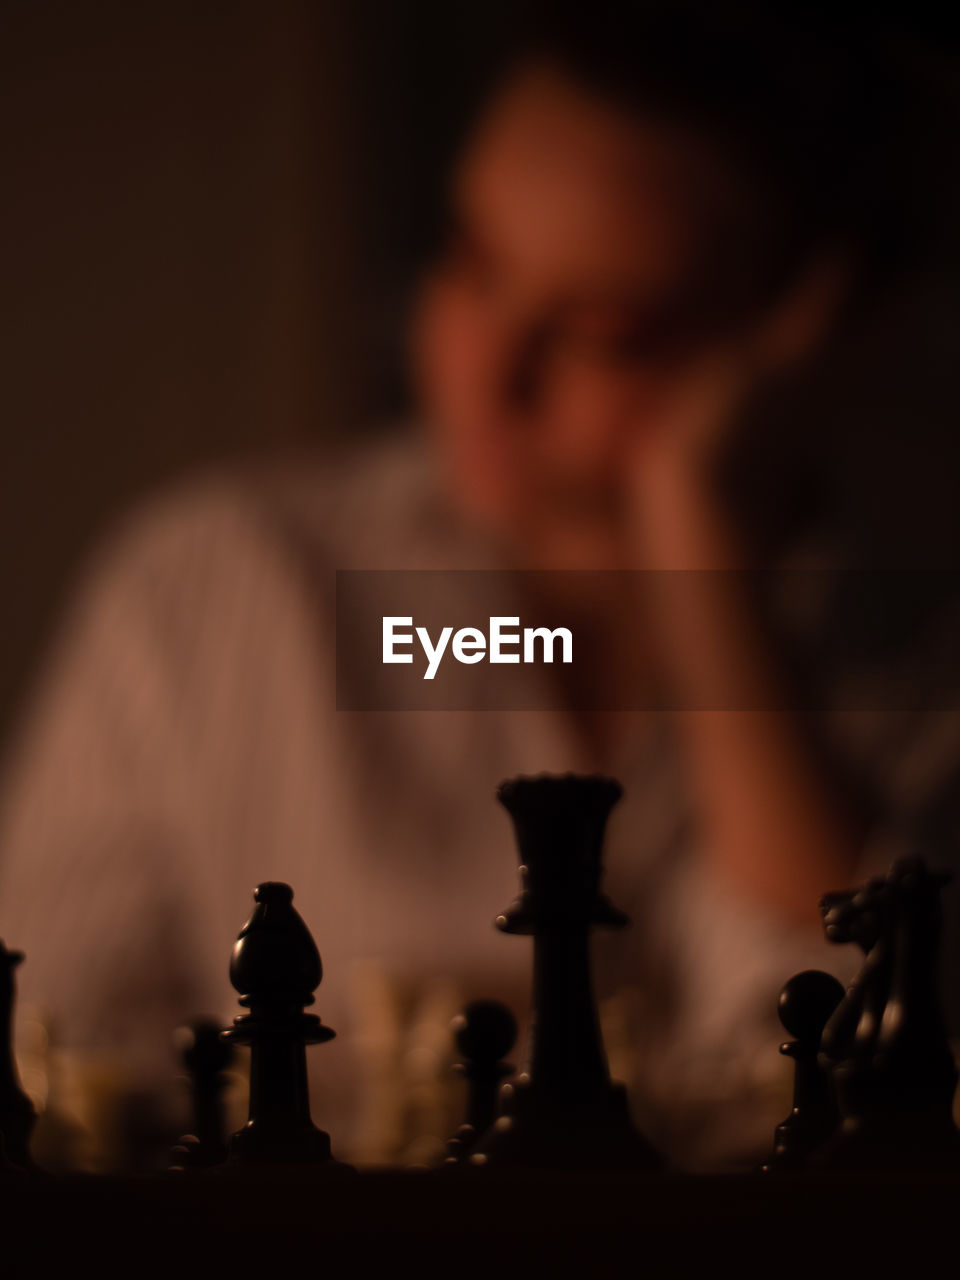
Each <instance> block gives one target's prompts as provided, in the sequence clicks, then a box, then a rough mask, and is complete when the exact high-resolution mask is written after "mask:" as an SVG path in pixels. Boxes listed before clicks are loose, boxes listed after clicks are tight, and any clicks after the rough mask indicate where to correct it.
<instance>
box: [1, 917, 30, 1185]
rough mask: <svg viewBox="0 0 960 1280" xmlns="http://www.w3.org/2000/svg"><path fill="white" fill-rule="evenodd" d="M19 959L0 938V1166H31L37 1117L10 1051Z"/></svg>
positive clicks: (20, 954) (28, 1167) (16, 1167)
mask: <svg viewBox="0 0 960 1280" xmlns="http://www.w3.org/2000/svg"><path fill="white" fill-rule="evenodd" d="M22 960H23V952H22V951H9V950H8V949H7V948H6V947H5V946H4V944H3V942H0V1169H2V1168H7V1169H11V1168H12V1169H32V1168H33V1167H34V1165H33V1160H32V1159H31V1156H30V1135H31V1134H32V1132H33V1126H34V1124H35V1123H36V1119H37V1117H36V1112H35V1111H34V1109H33V1103H32V1102H31V1101H30V1099H29V1098H28V1097H27V1095H26V1094H25V1093H24V1091H23V1088H22V1086H21V1084H20V1076H19V1074H18V1072H17V1061H16V1057H15V1056H14V1052H13V1007H14V1003H15V1001H16V984H15V982H14V976H13V971H14V970H15V969H16V967H17V965H18V964H20V962H21V961H22Z"/></svg>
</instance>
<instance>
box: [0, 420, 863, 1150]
mask: <svg viewBox="0 0 960 1280" xmlns="http://www.w3.org/2000/svg"><path fill="white" fill-rule="evenodd" d="M489 564H490V560H489V557H488V556H487V553H486V552H485V550H484V548H482V547H480V546H478V545H477V544H476V543H474V542H473V541H472V540H471V539H470V538H469V537H467V536H466V535H465V534H464V532H463V531H462V530H461V529H460V528H459V527H458V526H457V523H456V521H454V520H453V518H452V517H451V516H450V515H449V513H448V512H446V510H445V509H444V507H443V503H442V501H441V500H440V498H439V496H438V491H437V486H436V482H435V479H434V477H433V475H432V471H431V466H430V463H429V461H428V460H427V458H426V457H425V455H424V452H423V450H422V449H421V447H420V446H419V444H417V443H415V442H414V441H412V440H411V439H410V438H408V437H404V438H402V439H395V440H388V441H387V442H385V443H383V444H380V445H378V446H377V447H376V448H373V447H370V446H367V447H366V449H365V450H364V451H363V452H362V453H358V454H357V455H356V456H355V457H346V458H339V459H334V458H327V459H311V458H304V459H300V460H298V461H297V462H296V463H290V464H280V465H277V466H276V467H273V468H271V469H270V470H269V471H268V470H265V469H263V468H260V469H249V470H247V471H246V472H244V471H242V470H234V471H232V472H230V473H225V474H222V475H213V476H206V477H203V478H201V479H198V480H197V481H195V482H193V483H190V484H187V485H185V486H182V487H180V488H179V489H177V490H176V491H174V492H172V493H168V494H165V495H162V496H161V497H160V498H158V499H155V500H154V501H153V502H151V503H150V504H148V505H147V506H146V507H145V508H143V509H141V510H139V511H137V512H135V513H134V514H133V516H132V517H131V518H129V519H128V520H127V522H126V523H125V525H124V527H123V528H122V529H121V530H119V531H118V532H117V534H116V536H115V537H114V538H113V540H112V541H111V542H109V543H108V544H107V545H106V546H105V547H104V548H103V549H102V550H101V552H100V553H99V555H98V556H97V557H96V559H95V562H94V564H93V565H92V566H91V569H90V571H89V573H88V575H87V577H86V579H85V581H84V583H83V585H82V587H81V589H80V591H79V592H78V594H77V596H76V598H75V600H74V602H73V605H72V608H71V610H70V612H69V615H68V619H67V621H66V623H65V625H64V628H63V629H62V632H61V636H60V640H59V643H58V645H57V647H56V650H55V653H54V655H53V657H52V660H51V661H50V662H49V664H48V666H47V669H46V672H45V675H44V678H43V680H42V682H41V687H40V688H39V690H38V694H37V697H36V699H35V700H34V704H33V708H32V711H31V714H30V716H29V717H28V719H27V721H26V723H25V725H24V728H23V731H22V733H21V734H20V736H19V737H18V738H17V739H16V740H15V742H14V743H13V744H12V747H11V750H10V752H9V759H8V766H7V770H6V778H5V786H4V789H3V792H2V803H0V936H3V937H4V939H5V940H6V942H7V943H8V944H9V945H10V946H15V947H18V948H21V949H23V950H24V951H25V952H26V953H27V961H26V963H25V964H24V965H23V966H22V968H21V969H20V970H19V977H20V985H21V1003H22V1006H23V1007H24V1008H25V1009H32V1008H37V1007H39V1008H41V1009H43V1010H44V1011H45V1013H46V1015H47V1017H49V1018H50V1019H51V1020H52V1023H53V1025H54V1027H55V1029H56V1034H57V1036H58V1038H59V1040H60V1041H61V1042H62V1043H64V1044H66V1045H68V1046H76V1047H78V1048H81V1049H82V1048H87V1049H90V1048H97V1049H98V1050H99V1051H101V1052H104V1053H109V1054H110V1055H111V1056H112V1057H113V1059H114V1060H115V1061H116V1062H118V1063H120V1064H122V1066H123V1069H124V1070H125V1071H126V1073H127V1074H128V1077H129V1079H130V1080H132V1081H136V1082H139V1083H140V1084H142V1085H143V1087H148V1086H149V1087H150V1088H156V1089H158V1090H162V1089H168V1088H169V1087H170V1080H171V1077H172V1075H173V1073H174V1070H175V1066H174V1064H173V1062H172V1057H171V1049H170V1035H171V1030H172V1028H173V1027H175V1026H176V1025H177V1024H178V1023H180V1022H182V1021H183V1020H184V1019H185V1018H186V1017H189V1016H191V1015H193V1014H196V1013H201V1012H204V1011H208V1012H212V1013H213V1014H215V1015H216V1016H218V1017H220V1018H222V1019H224V1020H225V1022H226V1020H227V1019H229V1018H230V1017H232V1016H233V1014H235V1013H237V1012H238V1011H239V1010H238V1009H237V1006H236V1003H235V1000H236V993H235V992H233V991H232V989H231V988H230V986H229V982H228V979H227V965H228V961H229V955H230V951H231V947H232V944H233V941H234V939H235V937H236V934H237V932H238V929H239V927H240V926H241V925H242V923H243V921H244V920H245V919H246V917H247V915H248V914H249V910H250V907H251V905H252V900H251V890H252V888H253V886H254V885H255V884H257V883H259V882H261V881H264V880H285V881H288V882H289V883H290V884H292V885H293V887H294V890H295V895H296V896H295V906H296V907H297V908H298V909H299V911H300V913H301V915H302V916H303V917H304V919H305V920H306V922H307V924H308V926H309V927H310V929H311V931H312V932H313V934H314V937H315V939H316V941H317V943H318V946H319V948H320V952H321V955H322V957H323V962H324V969H325V976H324V980H323V983H322V985H321V987H320V988H319V990H318V992H317V1003H316V1006H315V1011H316V1012H318V1013H319V1014H320V1016H321V1017H322V1018H323V1020H324V1021H325V1022H327V1023H328V1024H330V1025H331V1026H333V1027H334V1028H335V1030H336V1031H337V1033H338V1038H337V1039H336V1040H335V1041H333V1042H332V1043H331V1044H330V1045H327V1046H320V1047H318V1048H315V1049H311V1050H309V1055H310V1063H311V1072H312V1078H313V1080H314V1082H315V1084H314V1095H313V1110H314V1115H315V1118H316V1119H317V1121H318V1123H321V1124H323V1126H324V1127H325V1128H328V1129H329V1130H330V1131H331V1133H332V1137H333V1141H334V1148H335V1151H336V1152H337V1153H338V1154H340V1155H342V1156H344V1157H347V1158H349V1157H351V1156H352V1157H355V1158H361V1159H391V1160H392V1159H402V1158H419V1157H420V1156H422V1155H425V1154H435V1153H436V1151H437V1150H438V1149H439V1148H438V1143H439V1141H440V1140H441V1139H442V1138H443V1137H444V1136H445V1134H446V1133H447V1132H452V1129H453V1128H455V1127H456V1122H457V1117H456V1116H455V1115H454V1114H452V1112H451V1107H455V1106H456V1099H455V1098H454V1100H453V1102H451V1101H450V1098H449V1097H448V1096H447V1094H446V1092H445V1091H444V1089H443V1088H442V1087H441V1082H442V1081H443V1080H444V1079H445V1078H446V1077H445V1073H446V1071H447V1065H448V1058H449V1045H450V1038H449V1031H448V1025H449V1018H450V1017H451V1016H452V1014H453V1013H455V1012H456V1011H457V1009H458V1007H460V1005H461V1004H462V1002H463V1001H465V1000H467V999H470V998H476V997H481V996H495V997H501V998H506V999H507V1000H508V1001H509V1002H510V1003H511V1004H512V1006H513V1007H514V1008H515V1010H516V1011H517V1012H518V1013H519V1014H520V1015H521V1016H522V1015H523V1013H524V1010H525V1002H526V1000H527V993H528V984H529V961H530V956H529V942H528V940H524V939H521V938H514V937H506V936H502V935H500V934H499V933H498V932H497V931H496V930H495V929H494V928H493V926H492V919H493V917H494V916H495V915H496V914H497V913H498V912H499V911H500V910H501V909H502V908H503V907H505V906H506V905H507V903H508V902H509V901H510V899H511V898H512V897H513V896H514V895H515V892H516V887H517V874H516V857H515V851H514V845H513V839H512V832H511V829H510V824H509V820H508V818H507V815H506V814H505V812H504V811H503V810H502V809H501V808H500V807H499V806H498V805H497V804H496V802H495V800H494V789H495V787H496V785H497V783H498V782H500V781H501V780H502V779H503V778H506V777H510V776H512V775H515V774H519V773H539V772H561V771H566V770H578V769H580V768H581V767H582V761H581V760H580V758H579V754H578V749H577V746H576V743H575V741H574V739H573V738H572V737H571V734H570V733H569V731H568V729H567V728H566V726H565V723H564V721H563V720H562V718H561V717H560V716H559V715H558V714H557V713H555V712H550V711H547V710H544V711H527V712H497V711H483V712H437V711H430V712H362V713H361V712H346V711H338V710H337V708H336V698H335V635H334V611H333V606H334V591H333V587H334V574H335V571H336V570H337V569H344V568H465V567H478V566H484V567H489ZM615 772H616V774H617V776H618V777H619V779H620V780H621V782H622V783H623V785H624V790H625V797H624V800H623V801H622V802H621V804H620V805H619V806H618V808H617V810H616V811H615V813H614V816H613V818H612V820H611V823H610V828H609V833H608V842H607V852H606V864H607V868H608V870H607V880H606V884H607V888H608V890H609V892H610V895H611V897H612V899H613V901H614V902H615V904H616V905H618V906H619V907H621V908H622V909H624V910H626V911H627V912H628V913H629V914H630V915H631V916H632V917H633V927H632V928H631V929H630V930H628V931H626V932H625V933H624V934H622V935H616V936H614V935H611V936H605V937H602V938H598V939H597V945H596V959H597V972H598V987H599V990H600V994H601V997H602V1000H603V1018H604V1026H605V1030H606V1033H607V1044H608V1051H609V1054H610V1058H611V1066H612V1069H613V1071H614V1074H616V1075H618V1076H620V1077H621V1078H626V1079H627V1082H628V1084H629V1086H630V1088H631V1094H632V1097H633V1100H634V1106H635V1113H636V1115H637V1118H638V1120H639V1121H640V1122H641V1123H643V1124H644V1125H645V1126H646V1127H647V1128H648V1130H649V1131H650V1133H651V1135H652V1136H653V1137H654V1138H655V1140H657V1141H659V1142H661V1143H662V1144H664V1145H665V1146H666V1147H667V1149H668V1152H669V1154H671V1155H672V1156H673V1158H674V1159H675V1160H677V1161H679V1162H680V1163H686V1164H696V1163H698V1162H715V1161H719V1160H723V1159H726V1158H735V1157H737V1156H738V1155H740V1154H742V1153H743V1152H744V1151H746V1150H752V1149H756V1148H757V1147H759V1146H762V1144H763V1143H764V1142H765V1141H766V1139H767V1138H768V1137H769V1136H771V1135H772V1126H773V1125H774V1124H775V1123H776V1122H777V1121H779V1120H780V1119H782V1118H783V1116H784V1115H785V1114H786V1110H787V1105H788V1101H787V1100H788V1097H789V1079H790V1069H789V1066H788V1065H787V1064H786V1063H785V1062H784V1061H783V1060H782V1059H780V1058H779V1057H778V1054H777V1046H778V1043H779V1041H780V1040H781V1039H782V1038H783V1033H782V1030H781V1029H780V1027H779V1024H778V1022H777V1020H776V1016H775V1011H776V1001H777V995H778V992H779V989H780V987H781V985H782V984H783V982H784V981H785V980H786V979H787V978H788V977H790V976H791V975H792V974H793V973H795V972H796V971H798V970H799V969H802V968H807V967H822V968H828V969H831V970H832V971H833V972H838V971H840V972H842V971H843V969H844V966H845V963H846V962H845V961H844V958H843V957H842V956H841V955H840V954H839V953H838V951H837V949H835V948H830V947H828V946H827V945H826V944H825V943H821V942H818V941H817V940H816V939H811V938H809V937H808V936H806V935H803V936H800V935H794V934H792V933H790V932H789V930H785V929H784V927H783V926H782V924H781V923H780V922H779V921H778V920H776V919H775V918H773V917H772V916H769V917H768V916H767V915H765V914H764V913H763V912H762V911H761V910H759V909H758V908H755V907H748V906H747V905H746V904H744V903H742V902H739V901H737V900H735V899H733V898H732V897H731V896H730V894H729V893H728V892H727V891H726V890H725V889H724V888H723V887H722V886H721V885H719V884H717V883H714V882H712V881H711V879H710V874H709V871H708V869H707V860H706V859H704V858H702V857H698V856H697V840H696V835H695V833H694V832H692V830H691V827H690V823H689V815H688V812H687V806H686V804H685V802H684V796H683V784H682V778H681V777H680V775H679V773H678V770H677V767H676V761H675V759H674V756H673V753H672V752H671V750H670V745H669V738H668V736H667V735H666V733H665V731H663V730H661V729H659V728H657V727H656V726H653V727H651V728H650V730H649V731H645V732H644V733H641V734H638V737H637V739H636V740H635V741H634V742H633V743H631V744H630V745H629V747H628V748H625V749H624V753H623V759H622V761H620V762H619V764H618V767H617V769H616V770H615ZM518 1057H519V1058H520V1059H522V1048H521V1049H518ZM418 1126H419V1128H420V1129H422V1130H423V1131H424V1132H423V1133H422V1134H420V1133H418V1132H417V1130H418ZM444 1126H446V1130H445V1129H444ZM421 1137H422V1139H423V1140H422V1141H420V1138H421ZM411 1153H413V1154H412V1156H411Z"/></svg>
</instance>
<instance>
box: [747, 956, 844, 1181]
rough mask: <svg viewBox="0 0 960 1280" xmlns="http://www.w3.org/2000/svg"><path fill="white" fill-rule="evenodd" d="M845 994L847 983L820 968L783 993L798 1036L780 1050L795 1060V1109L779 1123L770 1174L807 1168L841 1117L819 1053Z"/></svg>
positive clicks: (784, 1012) (789, 1023) (787, 1025)
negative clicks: (842, 982)
mask: <svg viewBox="0 0 960 1280" xmlns="http://www.w3.org/2000/svg"><path fill="white" fill-rule="evenodd" d="M843 995H844V990H843V985H842V984H841V983H839V982H838V981H837V980H836V978H834V977H833V976H832V974H829V973H823V972H822V971H821V970H819V969H806V970H804V972H803V973H798V974H797V975H796V976H795V977H793V978H791V979H790V981H789V982H788V983H787V985H786V986H785V987H784V988H783V990H782V991H781V992H780V1002H779V1006H778V1012H779V1014H780V1021H781V1022H782V1023H783V1026H784V1029H785V1030H786V1031H788V1032H789V1033H790V1035H791V1036H794V1037H795V1039H793V1040H787V1041H785V1043H783V1044H782V1045H781V1046H780V1052H781V1053H782V1054H784V1055H785V1056H786V1057H788V1058H792V1059H793V1064H794V1083H793V1108H792V1110H791V1111H790V1114H789V1115H788V1116H787V1118H786V1120H784V1121H783V1123H782V1124H780V1125H778V1126H777V1130H776V1134H775V1136H774V1144H773V1153H772V1155H771V1157H770V1163H769V1164H767V1165H765V1166H764V1172H765V1173H768V1172H771V1171H781V1170H788V1169H790V1170H792V1169H802V1168H804V1167H805V1166H806V1163H807V1161H808V1159H809V1157H810V1156H811V1155H812V1154H813V1152H814V1151H816V1150H817V1149H818V1148H819V1147H821V1146H822V1145H823V1144H824V1143H825V1142H826V1141H827V1139H828V1138H830V1137H831V1136H832V1135H833V1133H834V1132H835V1131H836V1128H837V1125H838V1124H839V1122H840V1116H839V1113H838V1112H837V1105H836V1102H835V1101H834V1097H833V1092H832V1089H831V1086H830V1078H829V1076H828V1075H827V1072H826V1071H825V1070H824V1068H823V1066H822V1065H821V1063H820V1062H819V1061H818V1054H819V1052H820V1041H821V1037H822V1036H823V1029H824V1027H825V1026H826V1025H827V1022H828V1021H829V1019H830V1017H831V1016H832V1014H833V1012H834V1010H835V1009H836V1007H837V1005H838V1004H839V1003H840V1001H841V1000H842V999H843Z"/></svg>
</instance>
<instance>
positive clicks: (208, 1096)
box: [173, 1018, 234, 1169]
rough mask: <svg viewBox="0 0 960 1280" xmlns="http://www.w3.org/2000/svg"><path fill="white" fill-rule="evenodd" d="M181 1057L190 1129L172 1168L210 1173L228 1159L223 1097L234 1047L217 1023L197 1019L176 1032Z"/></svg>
mask: <svg viewBox="0 0 960 1280" xmlns="http://www.w3.org/2000/svg"><path fill="white" fill-rule="evenodd" d="M177 1041H178V1044H179V1046H180V1056H181V1060H182V1062H183V1065H184V1068H185V1069H186V1073H187V1077H188V1079H189V1081H190V1095H191V1107H192V1113H193V1114H192V1121H193V1124H192V1128H191V1130H190V1132H189V1133H188V1134H185V1135H184V1136H183V1137H182V1138H181V1139H180V1141H179V1143H178V1145H177V1146H176V1147H175V1148H174V1151H173V1155H174V1166H173V1167H174V1168H176V1169H209V1168H212V1167H213V1166H215V1165H219V1164H223V1162H224V1160H226V1158H227V1140H226V1134H225V1130H224V1117H223V1093H224V1089H225V1088H226V1086H227V1075H226V1071H227V1069H228V1068H229V1067H230V1065H231V1063H232V1062H233V1059H234V1050H233V1046H232V1045H231V1044H230V1043H229V1042H228V1041H226V1040H224V1039H223V1037H222V1035H221V1033H220V1027H219V1025H218V1024H217V1023H216V1022H212V1021H210V1020H209V1019H206V1018H198V1019H197V1020H196V1021H195V1022H192V1023H191V1024H190V1025H189V1026H186V1027H181V1028H180V1029H179V1030H178V1032H177Z"/></svg>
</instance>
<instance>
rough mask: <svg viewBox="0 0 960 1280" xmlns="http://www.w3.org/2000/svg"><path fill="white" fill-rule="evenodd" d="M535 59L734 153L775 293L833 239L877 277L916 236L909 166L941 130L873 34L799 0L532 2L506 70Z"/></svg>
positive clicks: (509, 52) (613, 100) (609, 98)
mask: <svg viewBox="0 0 960 1280" xmlns="http://www.w3.org/2000/svg"><path fill="white" fill-rule="evenodd" d="M537 61H541V62H542V61H546V62H548V63H550V64H552V65H554V66H555V67H557V68H559V69H560V70H562V71H563V72H564V74H566V75H568V76H569V77H570V79H571V80H572V81H573V82H575V83H577V84H579V85H581V86H583V87H584V88H585V89H587V90H588V91H590V92H592V93H596V94H597V95H598V96H600V97H602V98H604V99H606V100H607V101H609V102H611V103H614V104H617V105H619V106H621V107H623V108H624V109H625V110H627V111H630V112H633V113H636V114H638V115H640V116H643V117H647V118H655V119H658V120H662V121H665V122H668V123H670V124H675V125H681V126H685V127H686V128H687V129H689V131H690V132H691V133H693V134H696V135H699V136H701V137H703V138H704V140H706V141H708V142H709V144H710V145H711V147H712V148H714V149H716V150H717V151H719V152H720V153H721V154H723V155H725V156H726V157H727V159H728V160H729V162H730V163H731V165H733V166H734V167H735V168H737V169H739V171H740V172H741V173H742V174H743V176H744V178H745V180H746V181H749V182H750V184H751V186H752V187H753V188H754V189H755V190H756V191H757V192H758V194H759V196H760V198H761V200H762V201H763V202H764V203H765V204H766V206H767V219H768V222H769V224H770V227H771V228H772V229H773V231H774V234H773V235H772V236H771V242H770V262H769V264H768V269H769V271H770V273H771V280H770V288H771V289H773V288H775V287H776V285H777V280H779V281H780V282H781V283H782V281H783V279H784V278H785V277H789V276H790V275H791V274H792V273H793V272H794V271H795V270H796V269H798V268H799V267H800V266H802V264H803V261H804V260H805V259H806V258H807V257H808V256H809V255H810V253H811V252H813V251H814V250H816V249H818V248H820V247H821V246H823V245H824V244H825V243H827V244H829V243H834V244H836V243H838V242H839V243H841V244H842V245H843V246H844V247H845V248H846V249H847V250H849V251H851V252H852V253H853V254H854V256H855V257H856V259H857V260H859V261H860V263H861V265H862V267H863V268H864V269H865V270H864V274H865V275H872V274H876V273H877V272H883V271H884V270H886V269H888V268H889V267H891V266H894V265H896V263H897V262H898V261H899V259H900V257H901V254H902V252H903V250H904V248H905V247H906V246H907V245H908V244H909V243H910V241H911V240H912V239H916V237H917V232H916V228H915V226H914V224H913V222H912V220H911V213H912V212H915V211H912V210H911V209H910V197H911V192H912V191H913V190H914V189H915V187H916V184H915V182H914V181H913V178H912V172H913V170H912V165H913V164H914V163H916V162H917V161H918V157H919V156H920V154H921V153H922V152H923V150H924V147H923V143H924V141H929V136H930V128H929V127H930V124H931V121H929V120H927V121H924V119H923V118H922V112H919V111H918V102H917V96H916V89H915V87H912V86H911V84H910V77H909V75H906V74H905V73H904V71H903V68H902V67H898V66H897V63H896V59H895V57H893V56H891V54H890V51H889V47H888V43H887V41H886V38H885V35H884V33H882V32H881V31H880V30H879V29H878V28H876V27H874V28H873V29H872V30H871V29H870V28H868V27H866V26H864V24H863V23H862V22H861V23H859V24H855V23H852V22H845V21H843V20H842V19H841V18H840V17H838V16H837V14H836V13H835V12H834V13H821V14H820V15H819V16H818V15H817V12H816V6H815V5H813V4H812V3H808V4H807V5H806V6H805V7H804V8H803V9H802V10H800V9H797V10H792V9H791V5H790V4H789V3H788V2H787V0H782V2H781V3H779V4H777V5H771V4H769V3H767V4H766V5H765V6H763V7H761V6H759V5H757V4H746V5H744V4H730V3H727V4H722V3H713V4H712V5H706V4H703V3H690V0H669V3H660V4H650V3H647V4H643V3H638V0H552V2H551V3H543V2H542V0H532V3H530V4H528V5H527V7H526V9H525V11H524V13H523V16H522V17H521V18H520V19H518V20H517V22H516V24H515V26H514V29H513V34H512V39H511V41H510V47H509V48H508V50H506V51H505V55H504V56H503V57H502V58H501V63H500V74H501V75H503V74H508V73H509V72H510V71H513V70H515V69H516V68H517V67H518V66H523V65H526V64H529V63H530V62H537ZM918 114H919V115H920V117H921V118H920V119H918ZM925 126H926V127H925Z"/></svg>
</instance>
